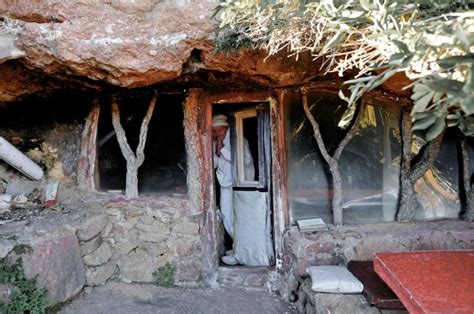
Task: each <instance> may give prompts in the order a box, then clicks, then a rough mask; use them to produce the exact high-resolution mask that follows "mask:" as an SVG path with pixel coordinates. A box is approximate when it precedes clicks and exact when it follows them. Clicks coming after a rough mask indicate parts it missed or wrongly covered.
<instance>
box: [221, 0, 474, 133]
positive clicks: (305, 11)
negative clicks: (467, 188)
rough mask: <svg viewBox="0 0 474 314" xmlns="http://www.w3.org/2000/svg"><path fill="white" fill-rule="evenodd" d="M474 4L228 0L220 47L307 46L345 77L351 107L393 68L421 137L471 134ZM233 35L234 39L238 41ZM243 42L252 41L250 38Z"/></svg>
mask: <svg viewBox="0 0 474 314" xmlns="http://www.w3.org/2000/svg"><path fill="white" fill-rule="evenodd" d="M473 9H474V3H473V2H472V1H469V0H397V1H395V0H385V1H384V0H374V1H369V0H349V1H343V0H307V1H299V0H266V1H259V0H227V1H223V2H221V4H220V5H219V6H218V7H217V8H216V12H215V16H216V19H217V20H218V21H219V22H220V25H219V26H218V28H217V35H216V42H217V43H218V44H217V48H218V49H223V50H226V51H227V50H228V49H239V48H243V47H257V48H263V49H266V50H267V51H268V54H269V55H273V54H276V53H278V52H280V51H282V50H285V51H288V52H289V53H290V54H299V53H302V52H309V53H311V54H312V55H313V56H314V57H316V58H323V61H324V62H323V66H324V67H325V70H326V71H327V72H337V73H339V75H341V76H342V75H343V74H344V72H346V71H348V70H355V71H358V73H357V75H356V77H355V79H353V80H349V81H347V82H345V83H346V84H347V85H349V90H350V93H351V94H350V95H348V96H346V95H344V93H342V92H341V93H340V96H341V98H343V99H345V100H346V101H347V102H348V104H349V106H352V105H353V104H354V103H356V102H357V100H358V99H359V98H360V97H361V96H362V95H363V94H364V93H366V92H367V91H369V90H371V89H374V88H376V87H378V86H380V85H381V84H383V83H384V82H385V81H387V80H388V79H389V78H391V77H392V76H393V75H395V74H396V73H398V72H404V73H405V74H406V76H407V77H408V78H410V79H411V80H412V81H413V82H414V83H413V84H411V85H410V86H407V88H409V87H413V94H412V97H411V98H412V100H413V102H414V107H413V111H412V117H413V120H414V128H415V130H418V131H421V132H424V133H425V137H426V139H427V140H432V139H434V138H435V137H437V136H438V135H439V134H440V133H441V132H442V131H443V130H444V128H445V127H446V126H456V127H458V128H459V129H461V130H462V131H463V132H464V133H465V134H466V135H468V136H472V135H474V10H473ZM236 39H237V40H236ZM249 41H250V42H251V43H249Z"/></svg>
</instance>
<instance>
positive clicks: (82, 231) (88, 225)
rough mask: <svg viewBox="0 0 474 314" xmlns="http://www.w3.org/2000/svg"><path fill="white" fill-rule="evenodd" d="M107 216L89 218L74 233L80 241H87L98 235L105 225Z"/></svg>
mask: <svg viewBox="0 0 474 314" xmlns="http://www.w3.org/2000/svg"><path fill="white" fill-rule="evenodd" d="M107 221H108V220H107V216H106V215H105V214H103V215H98V216H93V217H89V218H88V219H87V220H86V221H85V222H84V223H83V224H82V226H81V227H79V229H78V230H77V232H76V235H77V237H78V238H79V240H81V241H89V240H90V239H92V238H94V237H95V236H96V235H98V234H99V233H100V232H101V231H102V230H103V229H104V228H105V226H106V225H107Z"/></svg>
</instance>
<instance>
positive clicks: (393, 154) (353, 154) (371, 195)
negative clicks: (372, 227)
mask: <svg viewBox="0 0 474 314" xmlns="http://www.w3.org/2000/svg"><path fill="white" fill-rule="evenodd" d="M399 121H400V114H399V111H398V110H397V111H390V110H389V109H382V108H381V107H374V106H370V105H368V106H367V107H366V109H365V111H364V113H363V117H362V120H361V124H360V127H359V131H358V132H357V134H356V135H355V136H354V138H353V139H352V140H351V141H350V142H349V144H348V145H347V146H346V147H345V149H344V151H343V153H342V155H341V159H340V161H339V167H340V170H341V173H342V179H343V196H344V204H343V221H344V222H346V223H351V222H379V221H393V220H395V215H396V211H397V204H398V194H399V187H400V183H399V177H400V153H401V138H400V129H399Z"/></svg>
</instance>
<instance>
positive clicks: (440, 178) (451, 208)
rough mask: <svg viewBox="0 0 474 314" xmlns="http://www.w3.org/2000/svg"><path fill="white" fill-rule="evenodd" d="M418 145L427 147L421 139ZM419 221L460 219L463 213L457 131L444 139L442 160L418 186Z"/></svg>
mask: <svg viewBox="0 0 474 314" xmlns="http://www.w3.org/2000/svg"><path fill="white" fill-rule="evenodd" d="M415 143H416V144H415V145H417V146H418V147H419V146H420V145H422V144H424V143H425V142H424V140H423V139H421V138H419V137H417V139H416V141H415ZM415 192H416V198H417V201H418V209H417V212H416V218H417V219H427V220H429V219H439V218H457V217H458V214H459V211H460V207H461V205H460V201H459V168H458V157H457V139H456V131H455V130H452V129H448V130H447V131H446V133H445V135H444V139H443V142H442V144H441V148H440V151H439V155H438V158H437V159H436V161H435V162H434V164H433V166H432V167H431V168H430V170H428V171H427V172H426V173H425V174H424V176H423V177H422V178H421V179H420V180H418V181H417V182H416V184H415Z"/></svg>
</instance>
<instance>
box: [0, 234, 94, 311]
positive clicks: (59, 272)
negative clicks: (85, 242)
mask: <svg viewBox="0 0 474 314" xmlns="http://www.w3.org/2000/svg"><path fill="white" fill-rule="evenodd" d="M22 248H24V249H22V250H21V251H20V250H18V249H17V250H15V249H13V251H12V252H10V254H9V255H8V259H9V260H11V261H14V260H16V259H17V258H19V257H21V259H22V264H23V268H24V270H25V275H26V276H27V278H32V277H35V276H36V275H38V280H37V284H38V287H41V288H46V289H47V290H48V298H49V299H50V301H51V302H52V304H53V305H54V304H57V303H60V302H64V301H66V300H68V299H70V298H72V297H73V296H75V295H76V294H77V293H79V292H80V291H81V289H82V287H83V286H84V282H85V277H86V276H85V275H86V270H85V267H84V264H83V262H82V259H81V251H80V248H79V242H78V240H77V238H76V236H75V235H73V234H66V235H64V234H56V233H55V232H54V231H52V232H50V233H48V234H43V235H40V234H35V236H34V238H31V239H30V240H29V242H27V243H25V244H23V246H22ZM15 251H17V252H15Z"/></svg>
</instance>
